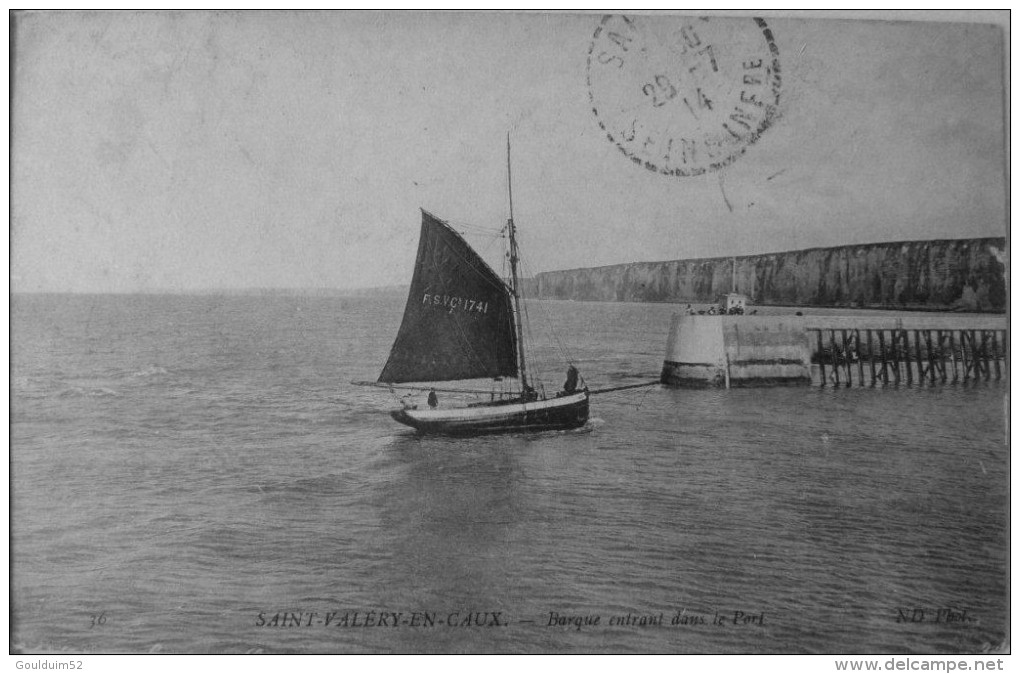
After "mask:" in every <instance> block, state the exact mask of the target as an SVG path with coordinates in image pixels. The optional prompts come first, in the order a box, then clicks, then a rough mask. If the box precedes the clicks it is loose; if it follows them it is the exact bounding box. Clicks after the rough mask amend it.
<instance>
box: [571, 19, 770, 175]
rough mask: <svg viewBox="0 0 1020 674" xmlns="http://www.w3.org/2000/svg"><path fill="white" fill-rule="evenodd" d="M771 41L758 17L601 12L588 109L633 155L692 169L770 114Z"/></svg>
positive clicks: (736, 148) (731, 146)
mask: <svg viewBox="0 0 1020 674" xmlns="http://www.w3.org/2000/svg"><path fill="white" fill-rule="evenodd" d="M781 81H782V80H781V77H780V64H779V49H778V47H776V43H775V40H774V39H773V36H772V31H771V30H770V29H769V27H768V26H767V25H766V23H765V21H764V20H762V19H759V18H753V19H752V18H731V19H727V18H718V17H701V18H693V17H649V16H643V17H629V16H606V17H604V18H603V19H602V21H601V23H600V24H599V26H598V28H596V29H595V34H594V36H593V37H592V42H591V46H590V47H589V50H588V94H589V97H590V99H591V105H592V112H594V114H595V119H596V120H597V121H598V124H599V126H600V127H601V128H602V130H603V131H605V133H606V135H607V136H608V137H609V140H610V141H611V142H612V143H613V144H614V145H616V147H617V148H619V149H620V151H621V152H623V154H625V155H626V156H627V157H629V158H630V159H631V161H633V162H634V163H636V164H638V165H640V166H643V167H645V168H646V169H648V170H650V171H654V172H656V173H662V174H665V175H669V176H678V177H683V176H697V175H701V174H703V173H706V172H709V171H716V170H718V169H720V168H722V167H724V166H726V165H728V164H730V163H731V162H733V161H734V160H735V159H736V158H738V157H739V156H740V155H741V154H743V153H744V151H745V150H746V149H747V148H748V147H749V146H750V145H752V144H753V143H754V142H755V141H757V140H758V138H759V137H760V136H761V134H762V133H764V132H765V130H766V129H768V128H769V126H770V124H772V122H773V120H774V119H775V118H776V115H777V114H778V110H779V93H780V85H781Z"/></svg>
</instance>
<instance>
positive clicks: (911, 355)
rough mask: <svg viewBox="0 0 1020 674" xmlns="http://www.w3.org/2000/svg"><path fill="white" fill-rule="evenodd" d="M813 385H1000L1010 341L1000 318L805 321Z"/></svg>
mask: <svg viewBox="0 0 1020 674" xmlns="http://www.w3.org/2000/svg"><path fill="white" fill-rule="evenodd" d="M804 328H805V330H806V331H807V333H808V343H809V344H810V345H811V350H812V353H811V365H812V368H811V370H812V377H811V378H812V383H813V384H815V385H819V386H878V385H881V386H889V385H893V386H923V385H935V384H949V383H966V382H971V381H974V382H976V381H1001V380H1002V379H1003V378H1004V377H1006V376H1007V362H1008V361H1007V355H1008V340H1007V327H1006V319H1005V317H1002V316H961V317H959V318H957V317H955V316H937V317H935V316H917V317H909V318H886V317H874V318H869V317H860V318H857V317H854V318H849V317H846V316H832V317H824V316H819V317H805V325H804Z"/></svg>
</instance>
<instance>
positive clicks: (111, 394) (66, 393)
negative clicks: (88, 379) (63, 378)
mask: <svg viewBox="0 0 1020 674" xmlns="http://www.w3.org/2000/svg"><path fill="white" fill-rule="evenodd" d="M57 397H58V398H119V397H120V393H118V392H117V391H114V390H113V389H111V388H106V387H103V386H99V387H84V386H72V387H71V388H66V389H63V390H62V391H60V392H59V393H57Z"/></svg>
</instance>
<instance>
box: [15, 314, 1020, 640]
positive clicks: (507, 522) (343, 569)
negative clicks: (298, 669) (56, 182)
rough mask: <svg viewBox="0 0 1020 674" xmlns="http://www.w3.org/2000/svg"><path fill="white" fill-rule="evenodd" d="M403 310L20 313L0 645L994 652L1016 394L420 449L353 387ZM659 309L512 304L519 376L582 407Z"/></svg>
mask: <svg viewBox="0 0 1020 674" xmlns="http://www.w3.org/2000/svg"><path fill="white" fill-rule="evenodd" d="M403 303H404V300H403V298H402V297H397V296H377V297H363V298H338V297H279V296H267V297H255V296H222V297H219V296H173V295H164V296H159V295H148V296H146V295H120V296H115V295H107V296H101V295H15V296H13V298H12V317H11V318H12V357H13V361H12V383H11V387H12V420H11V488H12V495H11V508H12V510H11V543H12V552H11V559H12V565H13V566H12V576H11V583H12V585H11V587H12V590H11V593H12V610H11V617H12V634H11V638H12V647H13V648H15V649H17V650H20V651H22V652H75V653H88V652H101V653H111V652H132V653H139V652H145V653H147V652H187V653H248V652H256V653H257V652H267V653H347V652H373V653H418V652H444V653H460V652H481V653H501V652H511V653H532V652H541V653H587V652H597V653H598V652H602V653H864V652H898V653H957V652H981V651H984V650H988V649H994V648H999V647H1001V645H1002V643H1003V641H1004V640H1005V639H1006V638H1007V635H1008V632H1007V629H1008V615H1007V611H1008V608H1007V607H1008V601H1007V579H1008V494H1009V478H1008V466H1009V450H1008V447H1007V445H1006V437H1005V434H1006V429H1005V405H1004V401H1005V398H1006V392H1007V389H1006V385H1005V383H998V384H997V383H995V382H990V383H984V382H981V383H977V384H974V383H970V384H968V385H959V384H958V385H944V386H941V385H940V386H935V387H931V386H914V387H906V386H901V387H887V388H877V389H866V388H865V389H861V388H849V389H848V388H810V387H809V388H769V389H756V390H676V389H668V388H661V387H657V386H655V387H648V388H639V389H634V390H630V391H625V392H619V393H615V394H607V395H599V396H594V397H593V398H592V412H591V420H590V422H589V423H588V425H587V426H586V427H584V428H582V429H578V430H575V431H565V432H547V433H535V434H516V435H498V436H486V437H475V438H444V437H419V436H417V435H415V434H414V433H413V431H412V430H411V429H409V428H406V427H403V426H400V425H398V424H396V423H395V422H393V421H392V419H391V418H390V417H389V415H388V410H389V409H391V408H394V407H396V406H398V404H399V393H405V394H406V393H408V392H407V391H401V392H398V394H397V395H394V394H391V393H390V392H388V391H386V390H382V389H372V388H361V387H356V386H352V385H351V384H350V382H351V381H352V380H363V379H368V380H372V379H375V377H376V376H378V372H379V371H380V369H381V367H382V365H383V363H384V362H385V359H386V356H387V354H388V350H389V346H390V344H391V341H392V339H393V336H394V335H395V334H396V330H397V326H398V324H399V321H400V316H401V311H402V308H403ZM676 309H677V307H674V306H670V305H656V304H629V303H586V302H564V301H544V302H531V303H529V305H528V313H529V316H530V318H531V319H532V320H531V324H532V330H531V333H532V337H533V349H532V350H531V351H530V352H529V353H530V355H532V356H533V357H534V359H533V362H532V363H530V365H533V366H534V368H535V369H536V371H540V370H542V369H543V367H544V368H545V371H546V373H547V375H548V378H547V379H546V382H547V386H548V387H549V388H550V390H552V389H555V388H557V387H558V386H559V385H560V384H561V383H562V379H563V373H564V370H565V363H566V359H567V358H569V359H571V360H572V361H573V362H574V363H576V364H577V366H578V368H579V369H580V370H581V374H582V376H583V377H584V379H585V382H586V383H587V384H588V385H589V386H590V387H592V388H603V387H611V386H622V385H626V384H631V383H640V382H643V381H650V380H654V379H656V378H657V377H658V374H659V370H660V368H661V365H662V359H663V354H664V349H665V341H666V334H667V330H668V327H669V320H670V316H671V314H672V312H673V311H675V310H676ZM764 311H765V310H763V312H764ZM771 311H773V312H782V311H784V310H778V309H777V310H771ZM785 311H792V310H785ZM808 311H810V310H808ZM836 313H838V312H836ZM415 395H419V394H415ZM453 402H454V401H453V400H452V399H451V396H449V395H444V396H443V397H441V404H452V403H453Z"/></svg>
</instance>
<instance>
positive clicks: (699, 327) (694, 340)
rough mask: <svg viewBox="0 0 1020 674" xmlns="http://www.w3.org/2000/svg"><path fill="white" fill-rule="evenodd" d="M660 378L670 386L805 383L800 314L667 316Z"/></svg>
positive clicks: (806, 357) (806, 355) (806, 353)
mask: <svg viewBox="0 0 1020 674" xmlns="http://www.w3.org/2000/svg"><path fill="white" fill-rule="evenodd" d="M661 381H662V383H663V384H667V385H670V386H684V387H703V386H725V387H727V388H729V387H731V386H732V387H737V386H777V385H792V386H796V385H804V386H808V385H810V384H811V347H810V344H809V343H808V338H807V332H806V330H805V329H804V319H803V317H801V316H739V315H733V316H731V315H725V316H705V315H683V314H676V315H674V316H673V322H672V325H671V326H670V329H669V338H668V340H667V343H666V358H665V361H664V362H663V364H662V375H661Z"/></svg>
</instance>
